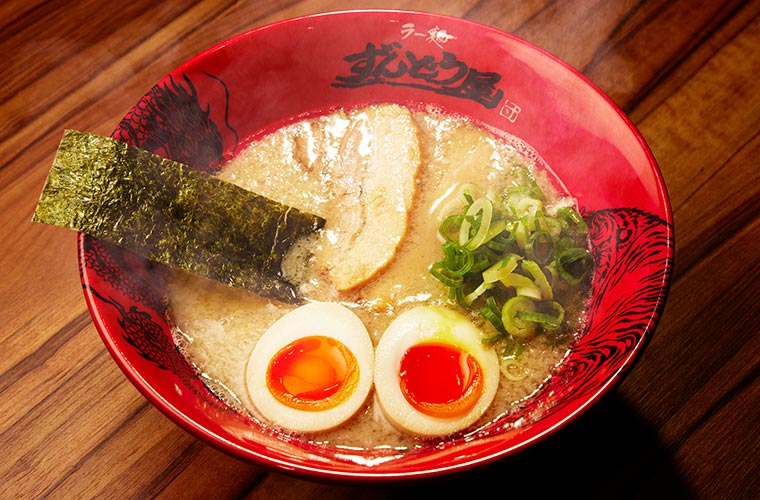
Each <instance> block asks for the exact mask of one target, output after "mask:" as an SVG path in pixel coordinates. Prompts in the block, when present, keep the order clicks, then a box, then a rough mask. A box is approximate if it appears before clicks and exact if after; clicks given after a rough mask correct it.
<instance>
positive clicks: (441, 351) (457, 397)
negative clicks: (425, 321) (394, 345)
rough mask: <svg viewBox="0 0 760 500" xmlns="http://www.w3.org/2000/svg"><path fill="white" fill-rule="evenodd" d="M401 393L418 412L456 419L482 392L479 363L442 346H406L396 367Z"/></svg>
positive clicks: (458, 350)
mask: <svg viewBox="0 0 760 500" xmlns="http://www.w3.org/2000/svg"><path fill="white" fill-rule="evenodd" d="M399 376H400V379H401V392H402V393H403V394H404V397H405V398H406V400H407V401H408V402H409V404H410V405H412V406H413V407H414V408H416V409H417V410H418V411H420V412H422V413H424V414H426V415H430V416H432V417H440V418H449V417H456V416H459V415H462V414H465V413H467V412H468V411H470V410H471V409H472V408H473V407H474V406H475V403H477V401H478V399H480V396H481V394H482V393H483V383H484V381H483V372H482V370H481V367H480V363H478V361H477V360H476V359H475V358H474V357H473V356H472V355H470V354H469V353H468V352H466V351H463V350H462V349H460V348H459V347H457V346H453V345H450V344H444V343H423V344H417V345H414V346H412V347H410V348H409V349H408V350H407V351H406V353H404V356H403V357H402V358H401V366H400V368H399Z"/></svg>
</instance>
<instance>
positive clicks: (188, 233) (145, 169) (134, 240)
mask: <svg viewBox="0 0 760 500" xmlns="http://www.w3.org/2000/svg"><path fill="white" fill-rule="evenodd" d="M32 220H33V221H35V222H43V223H46V224H52V225H55V226H61V227H65V228H69V229H75V230H77V231H80V232H83V233H86V234H88V235H90V236H92V237H95V238H100V239H103V240H107V241H110V242H111V243H114V244H116V245H118V246H120V247H122V248H125V249H127V250H130V251H132V252H134V253H136V254H138V255H140V256H142V257H145V258H147V259H150V260H152V261H155V262H160V263H163V264H167V265H169V266H172V267H175V268H178V269H182V270H185V271H188V272H191V273H195V274H199V275H203V276H206V277H208V278H211V279H213V280H216V281H219V282H221V283H224V284H226V285H228V286H231V287H236V288H244V289H248V290H250V291H252V292H254V293H256V294H259V295H261V296H264V297H268V298H273V299H277V300H280V301H284V302H289V303H294V302H298V301H299V297H298V294H297V292H296V289H295V287H294V286H293V285H292V284H291V283H289V282H288V281H286V280H285V279H284V278H283V276H282V269H281V264H282V259H283V257H284V255H285V253H286V252H287V250H288V249H289V248H290V246H291V245H292V244H293V243H294V242H295V241H297V240H298V239H300V238H301V237H304V236H307V235H309V234H311V233H313V232H314V231H316V230H318V229H320V228H321V227H322V226H323V225H324V222H325V221H324V219H322V218H320V217H318V216H315V215H312V214H308V213H305V212H303V211H300V210H298V209H296V208H293V207H289V206H287V205H283V204H281V203H277V202H275V201H273V200H271V199H269V198H266V197H264V196H261V195H258V194H256V193H253V192H251V191H248V190H245V189H243V188H241V187H239V186H236V185H234V184H231V183H229V182H225V181H223V180H221V179H219V178H217V177H214V176H213V175H210V174H207V173H204V172H201V171H198V170H194V169H192V168H190V167H189V166H187V165H184V164H182V163H178V162H175V161H172V160H168V159H166V158H162V157H160V156H157V155H155V154H153V153H151V152H149V151H146V150H143V149H140V148H136V147H133V146H130V145H128V144H126V143H123V142H121V141H118V140H116V139H112V138H108V137H102V136H98V135H94V134H89V133H85V132H77V131H74V130H67V131H65V132H64V134H63V137H62V139H61V143H60V145H59V148H58V151H57V153H56V156H55V159H54V161H53V166H52V168H51V170H50V173H49V174H48V179H47V182H46V184H45V187H44V188H43V191H42V194H41V196H40V200H39V203H38V205H37V208H36V210H35V212H34V215H33V217H32Z"/></svg>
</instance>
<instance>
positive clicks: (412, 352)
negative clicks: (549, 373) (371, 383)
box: [374, 306, 500, 437]
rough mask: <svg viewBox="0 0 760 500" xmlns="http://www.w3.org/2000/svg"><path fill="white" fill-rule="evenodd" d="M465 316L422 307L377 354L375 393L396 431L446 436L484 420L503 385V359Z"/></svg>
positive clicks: (397, 323)
mask: <svg viewBox="0 0 760 500" xmlns="http://www.w3.org/2000/svg"><path fill="white" fill-rule="evenodd" d="M481 338H482V334H481V332H480V330H479V329H478V328H477V327H476V326H475V325H474V324H472V323H471V322H470V321H469V320H468V319H467V318H466V317H464V316H463V315H461V314H459V313H457V312H454V311H450V310H448V309H443V308H438V307H427V306H420V307H415V308H413V309H410V310H408V311H405V312H403V313H402V314H400V315H399V316H398V317H397V318H396V319H394V320H393V322H391V324H390V325H389V326H388V328H387V329H386V331H385V332H384V333H383V336H382V337H381V338H380V342H379V343H378V346H377V349H376V350H375V376H374V378H375V394H376V396H377V400H378V402H379V403H380V406H381V408H382V410H383V413H384V414H385V416H386V417H387V418H388V420H389V421H390V422H391V423H392V424H393V425H394V426H395V427H397V428H398V429H400V430H402V431H405V432H407V433H410V434H414V435H418V436H426V437H431V436H445V435H448V434H451V433H454V432H457V431H459V430H462V429H465V428H467V427H468V426H470V425H471V424H473V423H474V422H475V421H476V420H477V419H478V418H480V417H481V416H482V415H483V413H484V412H485V411H486V409H487V408H488V406H489V405H490V404H491V402H492V401H493V398H494V396H495V395H496V390H497V388H498V386H499V377H500V372H499V360H498V356H497V355H496V353H495V352H494V351H493V349H490V348H488V347H486V346H484V345H483V344H482V342H481Z"/></svg>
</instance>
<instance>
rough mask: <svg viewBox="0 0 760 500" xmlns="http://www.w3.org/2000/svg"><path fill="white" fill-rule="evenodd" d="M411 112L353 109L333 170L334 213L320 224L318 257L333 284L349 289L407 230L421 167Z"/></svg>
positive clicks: (386, 259) (387, 256)
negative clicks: (322, 231)
mask: <svg viewBox="0 0 760 500" xmlns="http://www.w3.org/2000/svg"><path fill="white" fill-rule="evenodd" d="M420 163H421V159H420V143H419V136H418V130H417V125H416V124H415V122H414V119H413V117H412V114H411V112H410V111H409V110H408V109H407V108H404V107H402V106H398V105H394V104H383V105H376V106H370V107H368V108H364V109H363V110H361V111H359V112H357V113H356V114H355V116H354V117H353V121H352V125H351V128H350V129H349V130H348V131H347V133H346V135H345V137H344V139H343V141H342V144H341V151H340V158H339V160H338V162H337V164H336V166H335V169H334V171H333V179H332V180H333V183H334V185H333V188H334V192H335V196H336V198H335V202H336V203H338V205H339V206H340V211H339V213H340V214H341V215H340V216H339V217H337V218H334V219H333V220H328V222H327V225H326V226H325V231H326V234H327V244H325V245H324V246H323V259H324V261H325V263H326V267H327V273H328V277H329V279H330V281H331V282H332V284H333V286H335V288H336V289H338V290H340V291H346V290H350V289H352V288H355V287H357V286H359V285H361V284H362V283H365V282H366V281H368V280H370V279H371V278H372V277H374V276H375V275H376V274H377V273H379V272H380V271H381V270H382V269H383V268H384V267H386V266H387V265H388V264H389V263H390V262H391V260H392V259H393V257H394V255H395V254H396V251H397V249H398V247H399V245H400V243H401V241H402V239H403V238H404V235H405V234H406V230H407V225H408V219H409V213H410V210H411V207H412V202H413V199H414V193H415V187H416V178H417V173H418V171H419V169H420Z"/></svg>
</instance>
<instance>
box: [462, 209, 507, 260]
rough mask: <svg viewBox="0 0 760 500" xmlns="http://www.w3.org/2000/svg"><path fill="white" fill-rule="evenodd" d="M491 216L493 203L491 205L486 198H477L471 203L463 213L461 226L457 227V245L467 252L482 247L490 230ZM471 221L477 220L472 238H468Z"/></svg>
mask: <svg viewBox="0 0 760 500" xmlns="http://www.w3.org/2000/svg"><path fill="white" fill-rule="evenodd" d="M492 215H493V203H491V200H489V199H488V198H478V199H477V200H475V201H473V202H472V204H471V205H470V208H468V209H467V212H466V213H465V216H464V221H463V222H462V225H461V226H460V227H459V244H460V245H462V246H463V247H464V248H466V249H468V250H475V249H476V248H478V247H479V246H480V245H482V244H483V243H484V242H485V241H486V238H487V236H488V232H489V230H490V228H491V217H492ZM476 218H477V219H476ZM471 220H479V223H478V224H477V228H476V231H475V234H474V235H473V236H472V237H471V236H470V232H471V229H472V225H473V224H472V223H471V222H470V221H471ZM500 232H501V231H500ZM497 234H498V233H497Z"/></svg>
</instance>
